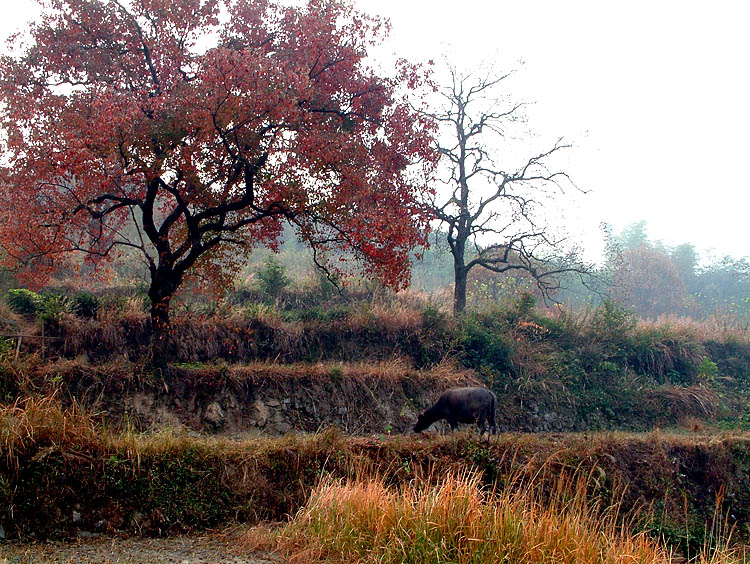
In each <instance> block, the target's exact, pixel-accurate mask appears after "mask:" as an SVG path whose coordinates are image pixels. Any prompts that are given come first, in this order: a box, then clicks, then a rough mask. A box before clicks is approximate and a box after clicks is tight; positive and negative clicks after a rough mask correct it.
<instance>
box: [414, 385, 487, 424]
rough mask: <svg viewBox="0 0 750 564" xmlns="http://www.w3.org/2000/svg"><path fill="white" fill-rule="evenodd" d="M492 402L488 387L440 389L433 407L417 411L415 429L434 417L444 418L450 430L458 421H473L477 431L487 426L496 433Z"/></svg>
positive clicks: (433, 419) (435, 419) (429, 421)
mask: <svg viewBox="0 0 750 564" xmlns="http://www.w3.org/2000/svg"><path fill="white" fill-rule="evenodd" d="M495 403H496V400H495V394H493V393H492V392H491V391H490V390H488V389H487V388H482V387H479V386H476V387H471V388H451V389H450V390H446V391H445V392H443V393H442V394H441V396H440V397H439V398H438V400H437V401H436V402H435V404H434V405H433V406H432V407H430V408H429V409H426V410H425V411H423V412H422V413H421V414H420V415H419V417H418V418H417V423H416V425H414V432H415V433H420V432H422V431H424V430H425V429H427V427H429V426H430V425H432V424H433V423H435V421H440V420H441V419H445V420H446V421H447V422H448V424H449V425H450V426H451V430H452V431H455V430H456V427H458V424H459V423H476V425H477V428H478V429H479V432H480V433H484V431H485V429H486V428H489V429H490V430H491V432H492V433H497V424H496V423H495Z"/></svg>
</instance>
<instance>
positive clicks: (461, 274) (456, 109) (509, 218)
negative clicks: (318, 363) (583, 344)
mask: <svg viewBox="0 0 750 564" xmlns="http://www.w3.org/2000/svg"><path fill="white" fill-rule="evenodd" d="M448 70H449V73H450V83H449V84H447V85H446V86H443V87H441V88H439V90H438V93H439V95H440V98H441V99H442V104H441V105H440V107H439V108H438V109H436V110H434V111H431V112H430V113H428V114H427V116H428V117H429V118H431V119H433V120H435V121H436V122H437V123H438V125H439V127H440V130H439V136H438V138H437V139H438V140H437V149H438V151H439V152H440V156H441V170H442V171H443V175H442V177H441V181H442V184H443V185H444V187H445V189H440V186H438V189H437V190H436V192H435V194H434V195H430V196H429V197H428V199H427V201H426V203H427V206H428V207H429V209H430V210H431V211H432V213H433V214H434V215H435V217H436V218H437V220H438V221H439V222H440V224H441V225H440V227H441V229H445V230H446V232H447V243H448V246H449V249H450V253H451V255H452V257H453V275H454V294H453V311H454V313H455V314H460V313H461V312H462V311H463V310H464V308H465V307H466V287H467V276H468V273H469V272H470V271H471V270H472V269H473V268H475V267H479V268H484V269H488V270H490V271H493V272H495V273H507V272H513V271H522V272H525V273H527V274H528V275H530V276H531V277H532V278H533V280H534V282H535V283H536V285H537V286H538V287H539V289H540V290H541V291H542V292H543V293H544V294H545V295H546V294H548V293H549V292H551V291H553V290H554V289H556V288H557V286H558V280H559V279H558V276H559V275H561V274H563V273H569V272H581V273H582V272H585V271H586V268H585V267H584V266H583V265H582V264H581V262H580V261H579V260H578V257H577V256H576V255H575V254H574V253H569V254H565V253H562V252H561V249H562V240H561V239H559V238H555V236H554V234H553V233H552V232H551V230H550V229H549V228H547V227H546V226H545V225H544V224H543V223H542V222H540V217H539V216H540V214H538V211H539V209H538V208H539V207H540V206H541V200H542V199H541V198H540V197H539V196H541V195H542V194H543V193H545V192H546V191H547V190H549V189H550V188H555V189H557V190H559V189H562V188H565V187H566V185H567V186H570V183H569V181H568V177H567V175H566V174H565V173H564V172H562V171H554V170H550V169H549V168H548V164H549V159H550V158H551V157H552V155H554V154H555V153H557V152H558V151H561V150H563V149H564V148H566V145H564V144H563V143H562V142H560V141H558V142H557V143H555V144H553V145H552V146H551V147H549V148H547V149H546V150H544V151H542V152H539V153H536V154H533V155H532V156H528V155H527V156H525V157H521V158H518V157H514V155H513V151H512V150H505V151H504V150H503V149H504V147H503V146H502V142H503V141H504V140H505V133H506V129H507V128H508V127H509V126H510V125H511V124H513V123H514V122H517V121H518V120H520V119H521V116H520V110H521V104H512V103H511V104H507V103H506V104H503V103H501V102H500V101H499V100H500V95H499V91H500V88H501V86H503V81H504V80H505V79H506V78H507V77H508V75H507V74H506V75H496V74H492V73H488V74H486V75H481V76H477V75H474V76H472V75H464V74H461V73H459V71H457V70H456V69H455V68H453V67H450V68H449V69H448ZM515 149H517V147H516V148H515Z"/></svg>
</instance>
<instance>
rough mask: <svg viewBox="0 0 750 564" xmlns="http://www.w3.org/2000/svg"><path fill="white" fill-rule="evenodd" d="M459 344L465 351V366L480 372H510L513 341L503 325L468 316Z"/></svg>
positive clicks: (463, 324) (464, 322)
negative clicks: (482, 369) (485, 370)
mask: <svg viewBox="0 0 750 564" xmlns="http://www.w3.org/2000/svg"><path fill="white" fill-rule="evenodd" d="M458 339H459V344H460V346H461V348H462V349H463V355H462V356H463V364H464V365H466V366H468V367H469V368H474V369H475V370H479V369H481V368H490V369H493V370H499V371H504V372H507V371H510V370H511V368H512V365H511V360H510V359H511V352H512V351H513V340H512V338H511V337H510V336H509V334H508V332H507V329H506V328H504V327H503V326H502V325H497V324H493V323H491V322H490V319H482V318H479V317H477V316H475V315H471V316H467V317H466V318H465V319H464V320H463V323H462V325H461V328H460V333H459V337H458Z"/></svg>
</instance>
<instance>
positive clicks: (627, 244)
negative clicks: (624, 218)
mask: <svg viewBox="0 0 750 564" xmlns="http://www.w3.org/2000/svg"><path fill="white" fill-rule="evenodd" d="M646 227H647V226H646V222H645V221H639V222H636V223H633V224H631V225H628V226H626V227H625V228H624V229H623V230H622V232H621V233H620V234H619V235H616V236H613V237H612V241H610V252H609V258H608V265H607V267H608V269H609V271H610V277H611V282H612V285H611V290H610V293H611V294H612V297H613V298H614V299H615V300H616V301H618V302H619V303H620V304H622V305H624V306H626V307H628V308H631V309H632V310H633V311H634V312H636V313H637V314H638V315H640V316H641V317H644V318H656V317H658V316H660V315H663V314H676V315H690V316H693V317H697V318H703V317H709V316H713V315H716V314H722V315H723V314H729V315H731V316H732V317H733V318H734V320H735V321H743V322H750V263H748V260H747V259H746V258H743V259H739V260H738V259H734V258H732V257H723V258H721V259H719V260H716V261H713V262H710V263H705V264H700V263H701V261H700V257H699V255H698V252H697V251H696V249H695V246H694V245H692V244H690V243H683V244H680V245H677V246H674V247H669V246H666V245H664V244H662V243H660V242H658V241H651V240H650V239H649V237H648V235H647V232H646Z"/></svg>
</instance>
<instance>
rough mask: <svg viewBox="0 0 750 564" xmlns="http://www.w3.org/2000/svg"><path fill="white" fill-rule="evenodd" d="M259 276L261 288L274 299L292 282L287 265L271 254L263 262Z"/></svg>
mask: <svg viewBox="0 0 750 564" xmlns="http://www.w3.org/2000/svg"><path fill="white" fill-rule="evenodd" d="M258 278H259V279H260V288H261V290H262V291H263V293H264V294H266V296H268V297H270V298H272V299H276V298H278V297H279V295H280V294H281V292H282V290H284V288H286V287H287V286H288V285H289V282H290V279H289V276H287V274H286V267H285V266H284V265H283V264H281V263H280V262H279V261H278V260H277V259H276V257H274V256H273V255H269V257H268V258H267V259H266V261H265V262H264V263H263V268H261V269H260V270H259V271H258Z"/></svg>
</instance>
